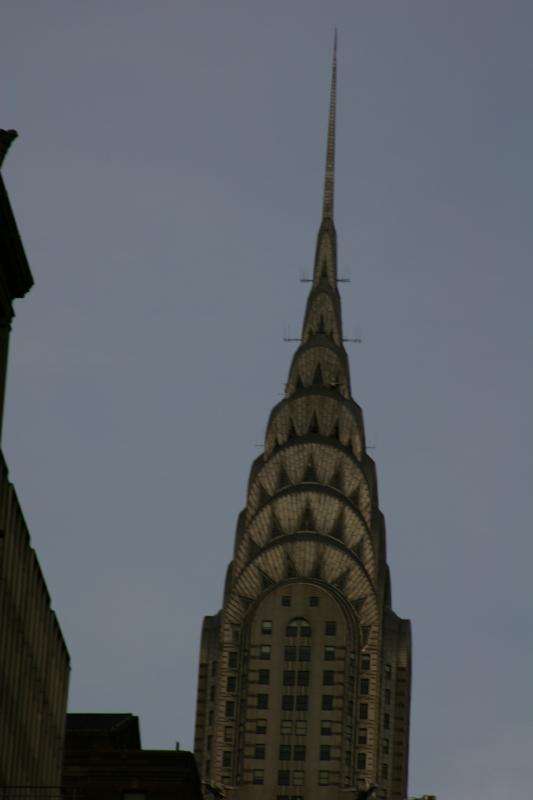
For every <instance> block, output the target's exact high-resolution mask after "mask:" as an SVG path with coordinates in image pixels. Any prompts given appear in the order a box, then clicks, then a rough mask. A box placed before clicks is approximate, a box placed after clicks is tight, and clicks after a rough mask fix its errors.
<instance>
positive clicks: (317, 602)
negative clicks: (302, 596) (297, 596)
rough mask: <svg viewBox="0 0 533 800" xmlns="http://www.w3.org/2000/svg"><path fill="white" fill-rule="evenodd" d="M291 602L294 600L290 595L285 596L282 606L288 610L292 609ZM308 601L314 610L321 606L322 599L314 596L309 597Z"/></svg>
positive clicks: (282, 599)
mask: <svg viewBox="0 0 533 800" xmlns="http://www.w3.org/2000/svg"><path fill="white" fill-rule="evenodd" d="M291 601H292V598H291V597H290V596H289V595H287V594H285V595H283V597H282V598H281V605H282V606H285V607H286V608H290V606H291ZM308 601H309V605H310V606H311V607H312V608H317V607H318V606H319V605H320V598H319V597H317V596H316V595H312V596H311V597H309V598H308Z"/></svg>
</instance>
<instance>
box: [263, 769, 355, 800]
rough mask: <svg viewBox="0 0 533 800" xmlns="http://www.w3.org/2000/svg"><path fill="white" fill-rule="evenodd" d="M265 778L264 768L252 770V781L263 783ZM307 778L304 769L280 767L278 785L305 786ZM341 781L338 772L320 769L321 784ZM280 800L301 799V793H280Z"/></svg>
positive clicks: (334, 783) (319, 778)
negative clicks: (290, 794) (290, 795)
mask: <svg viewBox="0 0 533 800" xmlns="http://www.w3.org/2000/svg"><path fill="white" fill-rule="evenodd" d="M264 780H265V771H264V770H263V769H254V770H253V771H252V783H255V784H262V783H264ZM304 780H305V772H304V771H303V769H293V770H289V769H280V770H279V771H278V786H303V785H304ZM338 782H339V775H338V772H330V770H327V769H321V770H319V771H318V785H319V786H334V785H337V784H338ZM278 800H300V795H296V796H294V795H292V797H291V798H289V795H278Z"/></svg>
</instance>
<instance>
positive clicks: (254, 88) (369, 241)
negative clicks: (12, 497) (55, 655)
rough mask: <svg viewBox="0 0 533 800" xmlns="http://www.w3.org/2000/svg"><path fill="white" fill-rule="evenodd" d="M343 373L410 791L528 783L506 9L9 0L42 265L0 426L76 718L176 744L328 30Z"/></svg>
mask: <svg viewBox="0 0 533 800" xmlns="http://www.w3.org/2000/svg"><path fill="white" fill-rule="evenodd" d="M335 25H337V26H338V29H339V87H338V148H337V197H336V223H337V229H338V235H339V253H340V260H339V265H340V271H341V272H344V273H345V274H346V273H348V274H349V275H350V276H351V283H350V284H345V285H343V288H342V294H343V315H344V325H345V331H346V334H347V335H353V333H354V332H360V333H361V334H362V338H363V343H362V345H353V346H351V350H350V362H351V371H352V388H353V393H354V397H355V398H356V400H357V401H358V402H359V403H360V404H361V405H362V408H363V411H364V414H365V421H366V431H367V438H368V440H369V442H370V443H371V444H372V445H373V446H374V447H375V450H374V451H373V452H372V454H373V456H374V457H375V460H376V463H377V471H378V480H379V488H380V505H381V508H382V510H383V511H384V513H385V515H386V519H387V532H388V557H389V562H390V565H391V570H392V580H393V601H394V605H395V608H396V610H397V611H398V613H400V614H401V615H402V616H406V617H410V618H411V619H412V621H413V631H414V679H413V706H412V749H411V782H410V784H411V791H412V793H413V794H416V793H422V792H424V791H425V792H430V791H432V792H435V793H436V794H437V795H438V798H439V800H456V799H457V798H465V799H467V800H468V799H469V798H473V799H475V800H477V798H479V797H483V799H484V800H496V798H498V799H499V798H501V797H509V796H515V795H516V796H517V797H529V796H530V795H531V793H532V790H533V766H532V760H531V753H532V752H533V723H532V720H533V713H532V712H533V708H532V706H533V702H532V692H531V674H532V671H533V670H532V666H533V665H532V661H533V632H532V626H531V612H532V592H531V574H532V573H531V569H532V567H531V564H532V562H533V542H532V536H531V499H530V498H531V486H532V472H533V469H532V466H533V464H532V452H533V435H532V425H531V407H532V394H533V381H532V372H531V353H532V344H533V323H532V315H531V294H532V283H533V281H532V253H533V225H532V205H533V204H532V186H533V159H532V147H531V142H533V47H532V40H533V5H532V4H531V3H530V2H526V0H524V2H518V1H517V0H507V2H505V3H502V2H495V0H468V2H467V1H466V0H461V2H459V1H458V0H446V2H444V0H441V2H437V0H435V1H434V2H427V0H402V1H401V2H400V0H395V1H394V2H393V0H388V1H385V0H381V1H380V2H376V0H366V1H365V2H359V1H358V2H354V0H350V1H349V2H348V1H347V2H341V1H340V0H330V2H328V3H325V2H321V3H319V2H313V0H305V1H304V0H293V1H292V2H291V3H285V2H280V1H279V0H269V2H268V3H260V2H258V1H256V2H244V1H243V0H241V1H240V2H230V1H227V2H201V3H200V2H185V0H184V1H183V2H178V1H177V0H175V1H174V2H170V1H166V0H157V2H150V3H148V2H140V0H127V1H126V0H114V2H108V1H107V2H104V1H103V0H93V1H92V2H91V3H81V2H67V1H66V0H64V1H63V2H58V1H57V0H47V2H46V3H43V2H40V1H38V0H33V2H28V0H5V2H4V3H3V6H2V26H1V29H0V75H1V84H0V86H1V93H0V97H1V115H0V125H1V126H2V127H4V128H11V127H14V128H17V129H18V130H19V132H20V138H19V140H17V142H16V143H15V144H14V145H13V148H12V150H11V152H10V153H9V155H8V156H7V158H6V161H5V165H4V178H5V180H6V183H7V186H8V190H9V191H10V195H11V199H12V203H13V207H14V210H15V213H16V215H17V219H18V222H19V227H20V231H21V234H22V237H23V240H24V243H25V246H26V250H27V254H28V258H29V260H30V263H31V266H32V269H33V273H34V276H35V280H36V285H35V287H34V289H33V290H32V292H31V294H30V295H29V296H28V297H27V298H26V299H24V300H23V301H21V302H19V303H18V306H17V318H16V320H15V323H14V331H13V337H12V348H11V360H10V369H9V384H8V395H7V403H6V418H5V423H4V444H3V446H4V450H5V454H6V458H7V461H8V464H9V465H10V468H11V477H12V480H13V481H14V482H15V484H16V487H17V491H18V494H19V497H20V500H21V502H22V505H23V508H24V511H25V514H26V518H27V522H28V525H29V527H30V530H31V532H32V540H33V544H34V546H35V547H36V549H37V551H38V554H39V558H40V560H41V563H42V565H43V568H44V571H45V575H46V579H47V582H48V586H49V589H50V592H51V595H52V598H53V604H54V607H55V609H56V611H57V614H58V616H59V619H60V622H61V626H62V629H63V632H64V634H65V637H66V640H67V643H68V647H69V649H70V652H71V656H72V680H71V695H70V706H71V709H72V710H74V711H131V712H134V713H138V714H139V715H140V716H141V725H142V732H143V740H144V745H145V746H147V747H172V746H173V745H174V742H175V741H176V740H180V742H181V744H182V746H185V747H191V746H192V732H193V721H194V702H195V692H196V670H197V656H198V643H199V636H200V627H201V623H202V618H203V616H204V614H206V613H214V612H216V611H217V610H218V609H219V607H220V604H221V599H222V585H223V578H224V572H225V568H226V564H227V562H228V561H229V559H230V557H231V551H232V546H233V536H234V528H235V521H236V518H237V514H238V512H239V510H240V509H241V508H242V507H243V505H244V502H245V490H246V483H247V478H248V470H249V467H250V464H251V461H252V460H253V459H254V458H255V457H256V455H257V454H258V452H259V450H258V448H257V445H258V444H260V442H261V440H262V436H263V432H264V428H265V424H266V420H267V416H268V413H269V411H270V408H271V407H272V405H273V404H274V403H276V402H277V401H278V400H279V397H280V393H281V391H282V389H283V384H284V382H285V379H286V375H287V369H288V365H289V361H290V358H291V354H292V352H293V348H294V345H291V344H285V343H284V342H283V340H282V337H283V334H284V332H285V330H286V328H287V326H288V325H290V329H291V333H292V334H293V335H296V334H297V331H298V329H299V326H300V324H301V320H302V314H303V309H304V303H305V294H306V291H307V288H308V287H307V285H306V284H300V283H299V277H300V276H301V274H303V273H309V271H310V270H311V267H312V259H313V250H314V242H315V236H316V232H317V228H318V223H319V217H320V207H321V206H320V204H321V188H322V187H321V184H322V176H323V165H324V150H325V134H326V121H327V103H328V84H329V69H330V57H331V43H332V36H333V28H334V26H335Z"/></svg>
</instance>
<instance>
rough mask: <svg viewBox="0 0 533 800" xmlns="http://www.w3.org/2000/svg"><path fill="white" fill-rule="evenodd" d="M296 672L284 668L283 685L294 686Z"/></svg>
mask: <svg viewBox="0 0 533 800" xmlns="http://www.w3.org/2000/svg"><path fill="white" fill-rule="evenodd" d="M295 676H296V673H295V671H294V670H293V669H285V670H283V685H284V686H294V680H295Z"/></svg>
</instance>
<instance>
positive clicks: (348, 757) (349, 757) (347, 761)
mask: <svg viewBox="0 0 533 800" xmlns="http://www.w3.org/2000/svg"><path fill="white" fill-rule="evenodd" d="M344 763H345V765H346V766H347V767H349V766H350V764H351V763H352V754H351V753H350V751H349V750H347V751H346V753H345V756H344Z"/></svg>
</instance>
